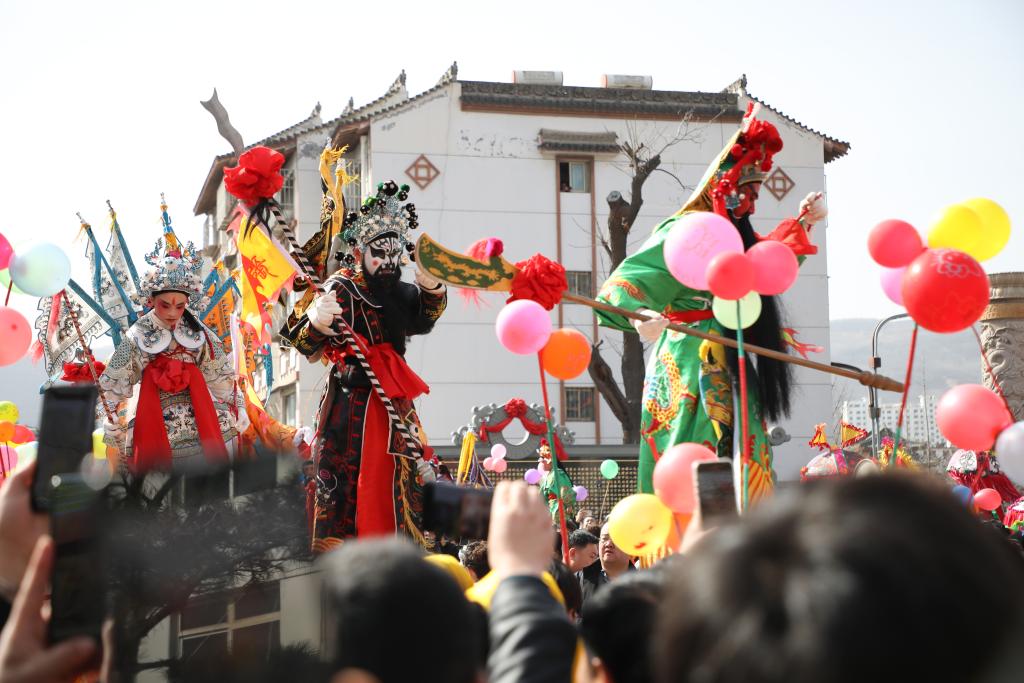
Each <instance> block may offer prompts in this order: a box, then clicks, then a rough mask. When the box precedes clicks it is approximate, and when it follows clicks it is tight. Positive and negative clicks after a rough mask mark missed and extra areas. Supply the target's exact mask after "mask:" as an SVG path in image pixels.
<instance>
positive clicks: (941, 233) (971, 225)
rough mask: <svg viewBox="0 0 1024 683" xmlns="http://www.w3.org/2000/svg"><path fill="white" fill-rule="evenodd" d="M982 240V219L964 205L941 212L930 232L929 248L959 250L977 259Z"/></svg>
mask: <svg viewBox="0 0 1024 683" xmlns="http://www.w3.org/2000/svg"><path fill="white" fill-rule="evenodd" d="M981 239H982V224H981V217H979V216H978V214H976V213H975V212H974V211H973V210H972V209H969V208H968V207H966V206H964V205H963V204H953V205H952V206H947V207H946V208H944V209H943V210H942V211H940V212H939V214H938V215H937V216H936V218H935V220H934V221H933V222H932V228H931V230H930V231H929V232H928V246H929V247H931V248H932V249H942V248H947V249H957V250H959V251H963V252H966V253H968V254H970V255H971V256H974V257H975V258H977V256H976V252H977V251H978V246H979V245H980V243H981Z"/></svg>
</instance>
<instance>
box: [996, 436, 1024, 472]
mask: <svg viewBox="0 0 1024 683" xmlns="http://www.w3.org/2000/svg"><path fill="white" fill-rule="evenodd" d="M995 452H996V460H997V461H998V462H999V467H1001V468H1002V470H1003V472H1004V473H1005V474H1006V476H1008V477H1009V478H1010V479H1012V480H1013V481H1014V482H1015V483H1017V484H1024V422H1017V423H1015V424H1012V425H1010V426H1009V427H1007V428H1006V429H1004V430H1003V431H1001V432H999V436H998V437H997V438H996V448H995Z"/></svg>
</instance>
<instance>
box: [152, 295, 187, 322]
mask: <svg viewBox="0 0 1024 683" xmlns="http://www.w3.org/2000/svg"><path fill="white" fill-rule="evenodd" d="M150 305H151V306H152V308H153V312H154V314H155V315H156V317H157V318H159V319H160V322H162V323H163V324H164V325H166V326H167V327H169V328H171V329H174V327H175V325H177V324H178V321H179V320H181V317H182V316H183V315H185V310H186V308H187V306H188V294H184V293H182V292H173V291H168V292H156V293H155V294H153V296H152V297H150Z"/></svg>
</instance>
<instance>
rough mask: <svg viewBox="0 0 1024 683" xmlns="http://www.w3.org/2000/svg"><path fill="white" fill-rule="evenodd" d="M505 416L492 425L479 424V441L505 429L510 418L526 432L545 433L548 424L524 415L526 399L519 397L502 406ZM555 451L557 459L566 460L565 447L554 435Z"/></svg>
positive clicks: (486, 439) (510, 421) (510, 420)
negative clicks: (533, 420) (518, 423)
mask: <svg viewBox="0 0 1024 683" xmlns="http://www.w3.org/2000/svg"><path fill="white" fill-rule="evenodd" d="M504 410H505V414H506V416H507V417H506V418H505V419H504V420H502V421H501V422H498V423H496V424H493V425H487V424H484V425H480V432H479V434H477V437H478V438H479V439H480V440H481V441H486V442H490V440H491V439H490V435H491V434H499V433H501V432H503V431H505V427H507V426H509V424H511V423H512V420H519V422H520V424H522V425H523V429H525V430H526V433H527V434H533V435H539V434H547V432H548V426H547V425H546V424H544V423H543V422H532V421H531V420H529V419H527V417H526V401H524V400H523V399H521V398H513V399H511V400H510V401H509V402H508V403H506V404H505V406H504ZM555 453H556V454H557V455H558V461H559V462H562V461H565V460H568V456H567V455H566V454H565V449H564V448H562V442H561V440H559V438H558V437H557V436H556V437H555Z"/></svg>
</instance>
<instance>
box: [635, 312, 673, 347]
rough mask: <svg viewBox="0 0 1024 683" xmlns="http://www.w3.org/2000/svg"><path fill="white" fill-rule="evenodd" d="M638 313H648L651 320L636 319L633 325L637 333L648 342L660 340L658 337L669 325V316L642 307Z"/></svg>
mask: <svg viewBox="0 0 1024 683" xmlns="http://www.w3.org/2000/svg"><path fill="white" fill-rule="evenodd" d="M637 313H641V314H643V315H646V316H647V317H648V318H650V319H649V320H634V321H632V322H633V327H634V328H635V329H636V331H637V334H639V335H640V338H641V339H643V340H644V341H646V342H655V341H658V337H660V336H661V333H662V332H664V331H665V328H666V327H668V318H666V317H665V316H663V315H662V314H661V313H658V312H657V311H652V310H651V309H649V308H641V309H640V310H639V311H637Z"/></svg>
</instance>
